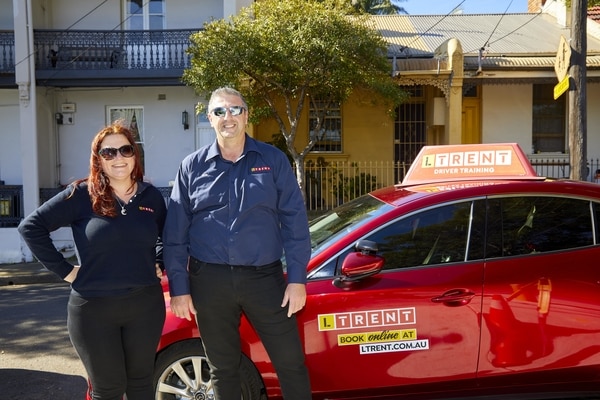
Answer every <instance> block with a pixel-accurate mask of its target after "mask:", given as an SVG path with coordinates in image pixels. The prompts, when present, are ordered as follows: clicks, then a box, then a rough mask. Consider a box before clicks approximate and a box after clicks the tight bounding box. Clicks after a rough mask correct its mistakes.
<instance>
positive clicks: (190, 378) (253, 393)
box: [154, 339, 264, 400]
mask: <svg viewBox="0 0 600 400" xmlns="http://www.w3.org/2000/svg"><path fill="white" fill-rule="evenodd" d="M209 372H210V368H209V366H208V361H207V359H206V355H205V354H204V348H203V347H202V342H201V341H200V340H199V339H197V340H186V341H183V342H178V343H175V344H173V345H171V346H170V347H168V348H167V349H165V350H163V351H162V352H161V353H160V354H159V355H158V357H157V358H156V364H155V372H154V387H155V388H156V389H155V399H156V400H214V399H215V394H214V390H213V386H212V383H211V379H210V373H209ZM240 374H241V379H242V381H241V385H242V399H244V400H260V399H263V398H264V396H262V392H263V390H262V389H263V385H262V380H261V377H260V375H259V373H258V371H257V370H256V368H255V367H254V364H252V361H250V360H249V359H248V358H247V357H246V356H242V364H241V367H240Z"/></svg>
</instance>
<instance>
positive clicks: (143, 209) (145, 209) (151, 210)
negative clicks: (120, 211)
mask: <svg viewBox="0 0 600 400" xmlns="http://www.w3.org/2000/svg"><path fill="white" fill-rule="evenodd" d="M139 209H140V211H148V212H151V213H153V212H154V210H153V209H152V208H150V207H144V206H140V207H139Z"/></svg>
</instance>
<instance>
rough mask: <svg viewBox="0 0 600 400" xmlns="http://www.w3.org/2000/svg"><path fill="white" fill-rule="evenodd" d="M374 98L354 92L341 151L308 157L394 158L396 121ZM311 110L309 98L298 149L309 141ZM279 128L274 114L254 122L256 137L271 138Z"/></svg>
mask: <svg viewBox="0 0 600 400" xmlns="http://www.w3.org/2000/svg"><path fill="white" fill-rule="evenodd" d="M372 98H373V94H371V93H362V92H355V93H354V94H353V95H352V96H351V97H350V98H349V99H348V100H346V102H344V104H343V105H342V153H311V154H310V155H309V156H307V158H306V159H307V160H311V159H312V160H314V159H316V158H317V157H323V158H325V160H327V161H390V162H391V161H393V159H394V151H393V141H394V121H393V119H392V118H391V117H390V116H389V115H388V114H387V112H386V109H385V107H383V105H382V104H381V102H379V103H380V104H377V102H375V101H373V100H372ZM308 112H309V105H308V102H307V103H306V105H305V107H304V110H303V113H302V117H301V121H300V123H299V125H298V133H297V135H296V150H297V151H302V149H304V146H306V143H307V141H308V130H309V129H308ZM286 121H287V117H286ZM276 132H279V126H278V125H277V122H276V121H275V119H274V118H270V119H268V120H263V121H261V123H260V124H257V125H256V126H255V129H254V137H255V138H256V139H258V140H261V141H265V142H270V141H272V140H273V139H272V136H273V134H274V133H276Z"/></svg>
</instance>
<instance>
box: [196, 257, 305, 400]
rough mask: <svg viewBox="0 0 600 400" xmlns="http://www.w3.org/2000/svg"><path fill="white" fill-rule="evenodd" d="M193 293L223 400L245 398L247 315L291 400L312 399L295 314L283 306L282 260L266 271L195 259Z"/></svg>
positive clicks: (214, 380) (200, 326)
mask: <svg viewBox="0 0 600 400" xmlns="http://www.w3.org/2000/svg"><path fill="white" fill-rule="evenodd" d="M189 272H190V285H191V295H192V299H193V302H194V307H195V308H196V310H197V311H198V314H197V316H196V319H197V322H198V328H199V329H200V335H201V337H202V342H203V344H204V349H205V351H206V356H207V358H208V362H209V365H210V366H211V377H212V380H213V385H214V388H215V394H216V398H217V400H239V399H240V396H241V393H240V374H239V370H240V361H241V346H240V334H239V325H240V318H241V315H242V312H244V313H245V315H246V317H247V318H248V320H249V321H250V323H251V324H252V326H253V327H254V329H256V332H257V333H258V335H259V337H260V339H261V340H262V342H263V344H264V346H265V348H266V350H267V353H268V354H269V357H270V359H271V362H272V363H273V366H274V368H275V371H276V372H277V376H278V378H279V382H280V384H281V390H282V392H283V397H284V398H285V399H286V400H292V399H294V400H295V399H298V400H300V399H302V400H310V398H311V393H310V383H309V378H308V371H307V369H306V366H305V364H304V350H303V347H302V343H301V341H300V335H299V333H298V326H297V324H296V318H295V316H292V317H291V318H288V316H287V307H281V302H282V301H283V295H284V292H285V288H286V282H285V277H284V275H283V269H282V266H281V262H280V261H277V262H274V263H272V264H268V265H265V266H260V267H248V266H229V265H222V264H207V263H203V262H200V261H198V260H195V259H193V258H190V265H189Z"/></svg>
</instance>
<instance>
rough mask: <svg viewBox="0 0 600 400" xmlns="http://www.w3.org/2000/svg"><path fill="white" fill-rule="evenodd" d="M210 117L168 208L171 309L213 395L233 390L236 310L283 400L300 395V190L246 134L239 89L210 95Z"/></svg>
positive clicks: (305, 247)
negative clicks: (187, 328)
mask: <svg viewBox="0 0 600 400" xmlns="http://www.w3.org/2000/svg"><path fill="white" fill-rule="evenodd" d="M208 120H209V121H210V124H211V126H212V127H213V128H214V130H215V132H216V140H215V142H213V143H212V144H211V145H208V146H205V147H203V148H201V149H199V150H198V151H196V152H195V153H192V154H190V155H189V156H187V157H186V158H185V159H184V160H183V161H182V163H181V166H180V168H179V171H178V173H177V177H176V180H175V185H174V187H173V191H172V195H171V200H170V203H169V208H168V212H167V221H166V224H165V229H164V234H163V243H164V260H165V267H166V269H167V276H168V277H169V285H170V293H171V311H172V312H173V314H174V315H175V316H177V317H180V318H187V319H188V320H191V317H192V316H193V315H195V317H196V321H197V323H198V327H199V329H200V332H201V336H202V343H203V345H204V349H205V351H206V355H207V358H208V361H209V364H210V366H211V378H212V381H213V385H214V389H215V394H216V397H217V399H218V400H239V399H240V397H241V393H240V376H239V366H240V361H241V346H240V338H239V322H240V315H241V313H242V312H244V313H245V315H246V316H247V318H248V319H249V320H250V322H251V323H252V325H253V326H254V328H255V329H256V331H257V332H258V334H259V336H260V338H261V340H262V342H263V344H264V345H265V348H266V349H267V352H268V354H269V357H270V358H271V361H272V362H273V366H274V368H275V370H276V372H277V375H278V377H279V381H280V384H281V390H282V392H283V396H284V398H285V399H305V400H308V399H310V398H311V393H310V383H309V378H308V372H307V370H306V366H305V364H304V352H303V348H302V343H301V341H300V335H299V332H298V326H297V324H296V318H295V315H294V314H295V313H296V312H298V311H300V310H301V309H302V308H303V307H304V303H305V301H306V287H305V283H306V265H307V263H308V261H309V259H310V237H309V232H308V221H307V216H306V209H305V206H304V202H303V200H302V194H301V192H300V189H299V186H298V184H297V181H296V178H295V176H294V174H293V172H292V169H291V166H290V164H289V161H288V159H287V157H286V156H285V154H283V152H281V151H280V150H278V149H277V148H275V147H273V146H271V145H268V144H265V143H261V142H258V141H256V140H254V139H252V138H251V137H250V136H248V135H247V134H246V131H245V129H246V125H247V123H248V107H247V105H246V102H245V100H244V98H243V97H242V95H241V94H240V93H239V92H238V91H237V90H235V89H232V88H227V87H225V88H220V89H217V90H215V91H214V92H213V93H212V95H211V98H210V100H209V103H208ZM284 253H285V257H286V265H287V283H286V282H285V277H284V274H283V269H282V265H281V261H280V260H281V257H282V255H283V254H284ZM196 310H197V311H196Z"/></svg>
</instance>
